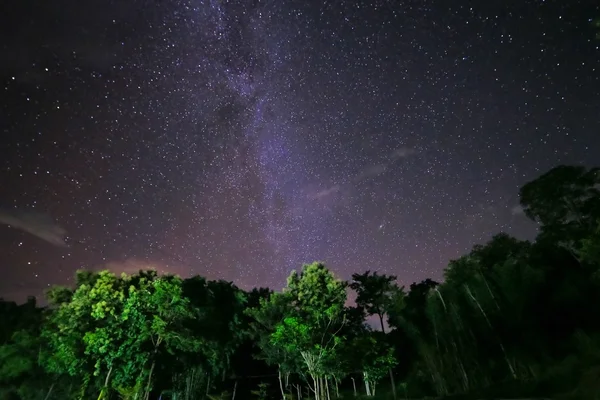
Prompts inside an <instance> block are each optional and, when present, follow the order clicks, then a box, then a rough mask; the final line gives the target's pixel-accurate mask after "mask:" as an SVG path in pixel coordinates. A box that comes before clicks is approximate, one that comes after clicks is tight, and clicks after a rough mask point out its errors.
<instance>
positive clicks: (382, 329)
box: [379, 314, 396, 400]
mask: <svg viewBox="0 0 600 400" xmlns="http://www.w3.org/2000/svg"><path fill="white" fill-rule="evenodd" d="M379 322H380V323H381V332H382V333H383V334H384V335H385V327H384V325H383V314H379ZM389 373H390V383H391V385H392V396H393V398H394V400H396V382H394V371H392V368H390V369H389Z"/></svg>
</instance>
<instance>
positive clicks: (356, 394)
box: [350, 376, 358, 397]
mask: <svg viewBox="0 0 600 400" xmlns="http://www.w3.org/2000/svg"><path fill="white" fill-rule="evenodd" d="M350 379H352V387H353V388H354V397H356V396H358V393H356V381H355V380H354V377H352V376H351V377H350Z"/></svg>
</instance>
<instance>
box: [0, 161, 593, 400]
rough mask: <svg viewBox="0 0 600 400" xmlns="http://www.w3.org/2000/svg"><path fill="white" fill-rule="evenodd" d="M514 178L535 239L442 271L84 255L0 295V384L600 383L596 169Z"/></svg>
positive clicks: (130, 391)
mask: <svg viewBox="0 0 600 400" xmlns="http://www.w3.org/2000/svg"><path fill="white" fill-rule="evenodd" d="M519 194H520V203H521V207H522V209H523V211H524V213H525V215H526V216H527V217H528V218H530V219H532V220H533V221H535V222H536V223H537V224H539V235H538V236H537V238H536V239H535V240H534V241H524V240H519V239H517V238H514V237H511V236H509V235H507V234H505V233H498V234H497V235H495V236H494V237H492V238H491V240H490V241H489V242H487V243H486V244H478V245H475V246H474V247H473V248H472V250H471V251H470V252H469V253H468V254H466V255H464V256H462V257H460V258H458V259H456V260H452V261H451V262H450V263H449V265H448V267H447V268H446V270H445V272H444V279H443V281H442V282H435V281H433V280H431V279H425V280H424V281H421V282H415V283H413V284H411V285H410V287H409V288H404V287H401V286H400V285H399V283H398V282H397V281H396V278H395V277H394V276H389V275H381V274H378V273H377V272H372V271H366V272H358V273H356V274H354V275H353V276H352V279H351V280H350V281H349V282H346V281H344V280H342V279H340V278H339V277H337V276H336V275H335V274H334V273H333V272H332V271H331V270H329V269H328V268H327V267H326V266H325V265H324V264H323V263H320V262H315V263H312V264H308V265H304V266H303V267H302V269H301V270H299V271H294V272H292V273H291V275H290V276H289V278H288V280H287V285H286V287H285V288H284V289H283V290H281V291H272V290H270V289H268V288H257V289H253V290H251V291H244V290H241V289H240V288H238V287H236V286H235V285H234V284H233V283H231V282H226V281H220V280H217V281H210V280H207V279H205V278H203V277H201V276H194V277H190V278H186V279H184V278H181V277H178V276H168V275H162V276H159V275H158V274H157V273H156V272H154V271H140V272H139V273H137V274H134V275H125V274H123V275H116V274H114V273H111V272H109V271H100V272H91V271H79V272H78V273H77V275H76V280H75V284H74V286H73V287H53V288H52V289H51V290H49V291H48V293H47V302H48V306H46V307H39V306H38V305H37V303H36V300H35V298H30V299H29V300H28V301H27V302H26V303H25V304H21V305H17V304H15V303H13V302H8V301H2V302H0V399H22V400H36V399H40V400H42V399H43V400H50V399H56V400H58V399H91V398H94V399H99V400H101V399H118V398H122V399H136V400H150V399H159V398H160V399H181V400H183V399H186V400H191V399H204V398H211V399H216V398H221V399H233V398H236V396H237V398H240V399H248V398H256V399H267V398H273V399H276V398H282V399H302V398H305V399H308V398H313V399H318V400H324V399H327V400H330V399H331V398H341V397H344V398H349V397H355V396H367V397H371V398H373V397H380V398H384V397H385V398H420V397H425V396H437V397H444V396H451V395H471V396H480V397H481V396H483V397H485V396H523V397H524V396H534V395H559V394H560V395H565V396H569V395H570V396H572V397H573V398H586V397H588V398H596V397H595V396H598V395H600V308H599V307H598V304H600V169H598V168H595V169H587V168H584V167H578V166H559V167H556V168H554V169H552V170H551V171H549V172H547V173H545V174H544V175H542V176H540V177H539V178H537V179H535V180H534V181H532V182H530V183H527V184H526V185H525V186H523V187H522V188H521V190H520V193H519ZM395 267H397V268H402V266H401V265H398V266H395ZM349 291H355V292H356V294H357V298H356V302H355V303H354V304H352V305H349V303H348V293H349ZM368 316H375V319H376V321H377V324H376V325H377V326H376V327H375V328H373V327H371V326H370V325H368V324H366V322H365V321H366V319H367V317H368Z"/></svg>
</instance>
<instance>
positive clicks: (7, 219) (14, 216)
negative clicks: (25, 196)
mask: <svg viewBox="0 0 600 400" xmlns="http://www.w3.org/2000/svg"><path fill="white" fill-rule="evenodd" d="M0 224H5V225H8V226H10V227H13V228H15V229H19V230H21V231H23V232H27V233H30V234H32V235H34V236H37V237H38V238H40V239H42V240H45V241H46V242H48V243H51V244H53V245H55V246H61V247H67V244H66V242H65V237H66V234H67V231H66V230H65V229H64V228H63V227H61V226H59V225H58V224H56V223H55V222H54V220H53V219H52V218H51V217H50V216H49V215H47V214H42V213H38V212H35V211H22V210H0Z"/></svg>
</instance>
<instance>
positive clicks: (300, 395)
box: [296, 385, 302, 400]
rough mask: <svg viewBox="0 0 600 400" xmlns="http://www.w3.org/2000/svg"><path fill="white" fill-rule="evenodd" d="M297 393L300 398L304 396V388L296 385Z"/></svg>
mask: <svg viewBox="0 0 600 400" xmlns="http://www.w3.org/2000/svg"><path fill="white" fill-rule="evenodd" d="M296 393H297V394H298V400H300V399H301V398H302V390H301V389H300V385H296Z"/></svg>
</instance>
